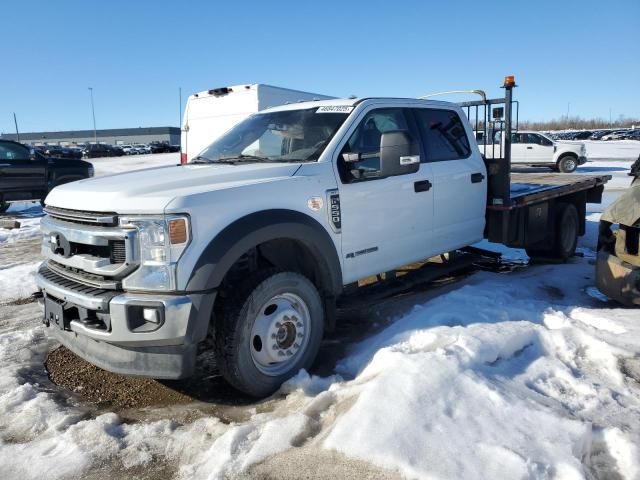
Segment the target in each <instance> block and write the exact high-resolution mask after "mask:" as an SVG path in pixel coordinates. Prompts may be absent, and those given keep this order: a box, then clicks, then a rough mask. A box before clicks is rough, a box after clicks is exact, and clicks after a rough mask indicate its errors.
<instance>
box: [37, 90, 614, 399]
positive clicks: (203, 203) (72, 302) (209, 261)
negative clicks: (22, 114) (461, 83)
mask: <svg viewBox="0 0 640 480" xmlns="http://www.w3.org/2000/svg"><path fill="white" fill-rule="evenodd" d="M246 90H247V93H245V94H244V95H247V97H245V98H247V99H248V100H247V102H248V103H247V104H249V103H252V102H255V101H256V100H257V98H258V96H256V95H254V94H252V93H251V89H246ZM236 105H237V104H236ZM258 106H259V105H256V104H255V103H254V104H253V107H254V108H255V109H257V108H258ZM247 108H248V107H247ZM227 111H229V110H227ZM507 159H508V158H507ZM490 178H491V177H490V176H489V175H488V173H487V168H486V167H485V161H484V159H483V158H482V155H481V154H480V151H479V149H478V147H477V145H476V143H475V141H474V136H473V131H472V129H471V126H470V124H469V122H468V121H467V120H466V117H465V115H464V113H463V111H462V109H461V108H460V107H459V106H457V105H455V104H451V103H446V102H436V101H425V100H416V99H399V98H366V99H335V100H321V101H312V102H306V103H295V104H289V105H283V106H279V107H275V108H271V109H268V110H264V111H262V112H259V113H257V114H255V115H252V116H250V117H249V118H247V119H245V120H244V121H243V122H241V123H240V124H238V125H236V126H235V127H234V128H233V129H232V130H231V131H229V132H228V133H227V134H225V135H223V136H222V137H221V138H219V139H218V140H217V141H215V142H213V143H212V144H211V145H210V146H208V147H207V148H205V149H202V152H200V153H199V155H198V157H197V158H195V159H194V160H193V161H192V162H191V163H189V164H187V165H176V166H168V167H159V168H153V169H147V170H140V171H134V172H129V173H122V174H117V175H112V176H105V177H99V178H95V179H91V180H82V181H78V182H74V183H70V184H66V185H62V186H60V187H57V188H55V189H54V190H53V191H52V192H51V193H50V194H49V196H48V197H47V198H46V208H45V212H46V214H47V215H46V216H45V217H44V218H43V219H42V221H41V229H42V233H43V243H42V254H43V255H44V257H45V258H46V261H45V262H44V263H43V264H42V265H41V267H40V268H39V270H38V273H37V276H36V281H37V283H38V286H39V288H40V289H41V291H42V292H43V294H44V303H45V316H44V320H43V321H44V323H45V324H46V325H47V327H49V328H48V329H47V330H48V331H49V332H50V334H51V335H53V336H54V337H55V338H56V339H57V340H59V341H60V342H61V343H62V344H63V345H65V346H67V347H68V348H69V349H71V350H72V351H74V352H75V353H77V354H78V355H80V356H81V357H83V358H85V359H87V360H89V361H90V362H92V363H94V364H96V365H98V366H100V367H102V368H105V369H107V370H111V371H114V372H118V373H125V374H131V375H142V376H148V377H155V378H174V379H175V378H183V377H185V376H189V375H191V374H192V373H193V371H194V368H195V359H196V353H197V351H198V349H199V348H201V347H202V346H203V345H208V348H214V353H215V358H216V365H217V367H218V368H219V369H220V371H221V372H222V374H223V375H224V377H225V378H226V379H227V380H228V381H229V382H230V383H231V384H232V385H234V386H235V387H237V388H238V389H240V390H242V391H244V392H246V393H249V394H251V395H255V396H264V395H268V394H270V393H271V392H273V391H275V390H276V389H277V388H278V387H279V385H280V384H281V383H282V382H283V381H284V380H286V379H287V378H289V377H290V376H291V375H293V374H295V373H296V372H297V371H298V370H299V369H300V368H309V366H310V365H311V363H312V362H313V359H314V358H315V356H316V354H317V352H318V349H319V348H320V341H321V338H322V334H323V331H324V330H325V329H331V328H333V325H334V323H335V318H336V315H335V309H336V299H337V297H339V296H340V295H341V294H342V292H343V289H344V287H345V286H347V285H349V284H353V283H354V282H357V281H358V280H361V279H364V278H366V277H369V276H371V275H374V274H379V273H384V272H389V271H393V270H395V269H398V268H400V267H402V266H404V265H407V264H409V263H412V262H416V261H419V260H424V259H427V258H430V257H433V256H436V255H439V254H442V253H445V252H450V251H453V250H456V249H459V248H461V247H464V246H468V245H472V244H474V243H476V242H478V241H479V240H481V239H482V238H483V237H484V235H485V225H486V227H487V231H488V233H489V237H488V238H490V236H492V235H493V236H495V232H505V233H506V234H507V235H508V236H507V237H504V236H499V237H497V238H498V239H499V240H498V241H504V242H505V243H506V244H509V245H512V244H516V245H520V246H525V247H526V246H527V244H526V241H527V236H526V235H525V234H526V233H527V232H530V233H531V234H532V235H534V236H533V237H532V241H534V242H535V244H534V247H536V248H540V247H537V245H538V244H539V243H540V242H542V245H543V247H550V248H556V247H557V246H559V247H562V250H561V253H562V254H563V255H564V256H565V257H566V256H570V255H572V254H573V251H574V250H575V245H576V243H577V236H578V230H579V229H580V228H582V229H584V218H583V219H582V222H580V220H579V219H578V217H577V215H578V214H577V211H578V210H577V209H580V211H583V210H584V202H586V196H584V195H582V194H581V193H578V194H577V195H579V196H577V197H575V196H574V197H570V200H569V201H570V202H573V203H572V204H571V205H567V204H564V203H558V206H557V208H556V203H555V202H556V200H555V198H554V199H550V198H551V197H553V194H552V193H545V194H544V195H545V197H544V199H542V200H535V198H534V199H533V200H531V201H532V202H533V203H532V204H531V205H529V204H527V203H526V201H525V200H526V199H524V200H523V199H522V198H520V200H518V201H520V202H521V203H523V202H524V206H523V207H522V208H520V209H517V208H516V204H515V203H512V202H511V201H510V202H509V205H505V204H504V203H500V204H498V203H497V202H495V198H496V197H491V195H492V194H491V191H492V189H491V187H492V184H491V183H490ZM494 178H495V174H494ZM565 183H566V182H565ZM586 183H587V182H586V181H585V180H584V179H583V180H582V183H581V185H586ZM589 185H594V183H593V182H592V183H591V184H589ZM525 186H526V185H525ZM545 188H546V191H547V192H548V191H549V189H550V188H553V187H549V186H547V187H545ZM580 188H583V189H585V190H586V189H588V188H591V187H590V186H588V185H587V186H584V187H580ZM576 189H577V187H576V188H570V189H569V193H570V194H571V195H574V194H576ZM601 191H602V187H600V193H601ZM539 193H540V189H536V190H535V192H534V193H533V194H532V195H534V197H535V195H538V194H539ZM596 193H597V192H596ZM488 197H490V198H491V204H489V205H487V198H488ZM515 201H516V200H515V199H513V202H515ZM536 202H537V203H536ZM573 204H575V205H577V209H576V207H574V206H573ZM547 212H549V213H548V214H547ZM529 214H531V215H530V216H529ZM527 218H528V219H529V220H526V219H527ZM503 220H504V222H503ZM525 220H526V221H527V222H528V223H525ZM492 222H493V223H492ZM522 225H531V226H530V227H527V228H524V229H523V228H520V226H522ZM550 225H551V227H549V226H550ZM553 225H559V226H560V227H558V228H561V229H562V228H565V227H563V225H571V226H573V229H572V230H570V231H568V234H562V235H560V234H557V235H556V233H555V231H556V230H555V227H553ZM513 226H518V229H517V230H516V229H515V228H512V227H513ZM548 229H550V233H549V234H547V230H548ZM518 232H519V234H518ZM512 233H513V234H514V235H512ZM503 238H504V240H502V239H503ZM547 238H548V239H549V240H547ZM490 239H491V238H490ZM560 240H563V242H564V240H567V242H564V243H562V244H560V243H559V242H560ZM210 339H211V340H212V341H213V347H212V346H211V343H209V340H210Z"/></svg>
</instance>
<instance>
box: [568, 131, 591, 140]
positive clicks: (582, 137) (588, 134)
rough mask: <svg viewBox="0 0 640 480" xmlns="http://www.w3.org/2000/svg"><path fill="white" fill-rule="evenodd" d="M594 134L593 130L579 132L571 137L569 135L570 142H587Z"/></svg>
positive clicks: (573, 133)
mask: <svg viewBox="0 0 640 480" xmlns="http://www.w3.org/2000/svg"><path fill="white" fill-rule="evenodd" d="M592 134H593V132H592V131H591V130H581V131H579V132H571V135H569V138H568V140H586V139H588V138H589V137H591V135H592Z"/></svg>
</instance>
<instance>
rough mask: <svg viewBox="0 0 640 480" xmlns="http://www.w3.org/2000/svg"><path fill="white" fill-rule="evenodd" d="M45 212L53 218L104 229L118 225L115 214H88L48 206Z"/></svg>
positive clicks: (81, 211)
mask: <svg viewBox="0 0 640 480" xmlns="http://www.w3.org/2000/svg"><path fill="white" fill-rule="evenodd" d="M44 212H45V213H46V214H47V215H49V216H50V217H52V218H57V219H58V220H64V221H65V222H71V223H79V224H82V225H98V226H102V227H115V226H116V225H118V215H117V214H115V213H101V212H86V211H83V210H69V209H66V208H57V207H50V206H46V207H45V208H44Z"/></svg>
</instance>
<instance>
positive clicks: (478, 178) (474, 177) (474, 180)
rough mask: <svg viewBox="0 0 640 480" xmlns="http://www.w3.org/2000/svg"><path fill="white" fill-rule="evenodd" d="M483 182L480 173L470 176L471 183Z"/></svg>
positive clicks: (482, 176)
mask: <svg viewBox="0 0 640 480" xmlns="http://www.w3.org/2000/svg"><path fill="white" fill-rule="evenodd" d="M483 180H484V175H483V174H481V173H480V172H478V173H472V174H471V183H480V182H482V181H483Z"/></svg>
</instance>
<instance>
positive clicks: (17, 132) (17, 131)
mask: <svg viewBox="0 0 640 480" xmlns="http://www.w3.org/2000/svg"><path fill="white" fill-rule="evenodd" d="M13 123H15V125H16V137H18V142H19V141H20V131H19V130H18V119H17V118H16V112H13Z"/></svg>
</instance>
